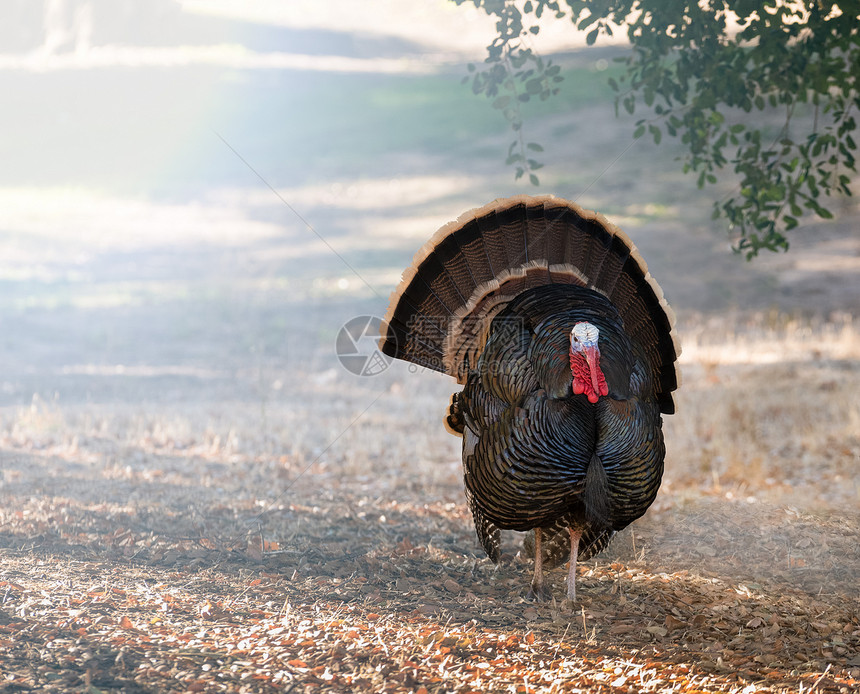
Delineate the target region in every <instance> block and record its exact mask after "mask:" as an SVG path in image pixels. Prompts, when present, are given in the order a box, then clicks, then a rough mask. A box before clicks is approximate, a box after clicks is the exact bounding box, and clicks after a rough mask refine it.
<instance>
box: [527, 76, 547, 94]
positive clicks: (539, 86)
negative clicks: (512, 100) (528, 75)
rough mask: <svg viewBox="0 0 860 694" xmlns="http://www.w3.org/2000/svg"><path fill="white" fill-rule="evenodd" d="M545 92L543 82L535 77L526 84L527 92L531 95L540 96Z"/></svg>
mask: <svg viewBox="0 0 860 694" xmlns="http://www.w3.org/2000/svg"><path fill="white" fill-rule="evenodd" d="M542 90H543V80H541V79H540V78H538V77H534V78H532V79H530V80H529V81H528V82H526V92H528V93H529V94H539V93H540V92H541V91H542Z"/></svg>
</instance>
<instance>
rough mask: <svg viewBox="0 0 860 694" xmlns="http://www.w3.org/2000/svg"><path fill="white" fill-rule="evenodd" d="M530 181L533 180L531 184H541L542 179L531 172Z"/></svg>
mask: <svg viewBox="0 0 860 694" xmlns="http://www.w3.org/2000/svg"><path fill="white" fill-rule="evenodd" d="M529 181H530V182H531V184H532V185H533V186H539V185H540V179H539V178H538V177H537V176H535V175H534V174H529Z"/></svg>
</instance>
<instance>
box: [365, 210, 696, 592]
mask: <svg viewBox="0 0 860 694" xmlns="http://www.w3.org/2000/svg"><path fill="white" fill-rule="evenodd" d="M673 325H674V314H673V312H672V310H671V309H670V308H669V305H668V304H667V303H666V301H665V300H664V298H663V293H662V291H661V289H660V287H659V286H658V285H657V282H655V281H654V279H653V278H652V277H651V275H650V273H649V272H648V269H647V266H646V265H645V261H644V260H643V259H642V257H641V256H640V255H639V252H638V251H637V250H636V247H635V246H634V245H633V243H632V242H631V241H630V239H628V238H627V236H626V235H625V234H624V233H623V232H622V231H620V230H619V229H617V228H616V227H614V226H613V225H612V224H610V223H609V222H608V221H607V220H606V219H604V218H603V217H602V216H600V215H597V214H595V213H593V212H588V211H586V210H583V209H581V208H580V207H578V206H577V205H576V204H574V203H572V202H568V201H566V200H562V199H560V198H555V197H552V196H543V197H528V196H520V197H514V198H508V199H502V200H496V201H495V202H493V203H490V204H489V205H487V206H485V207H482V208H480V209H477V210H472V211H471V212H468V213H466V214H465V215H463V216H462V217H460V219H458V220H457V221H456V222H452V223H451V224H448V225H447V226H445V227H443V228H442V229H440V230H439V231H438V232H437V233H436V235H435V236H433V237H432V238H431V239H430V241H429V242H428V243H427V244H425V245H424V247H423V248H421V249H420V250H419V251H418V253H417V254H416V255H415V258H414V260H413V262H412V266H411V267H409V268H408V269H407V270H406V271H405V272H404V273H403V279H402V281H401V283H400V285H399V286H398V288H397V289H396V291H395V292H394V293H393V294H392V297H391V302H390V305H389V307H388V312H387V314H386V317H385V319H384V321H383V324H382V328H381V333H382V337H381V339H380V348H381V349H382V351H383V352H384V353H385V354H388V355H390V356H392V357H397V358H399V359H404V360H406V361H409V362H413V363H415V364H419V365H421V366H425V367H428V368H430V369H435V370H437V371H441V372H443V373H447V374H450V375H451V376H453V377H455V378H456V379H457V381H458V382H459V383H461V384H464V388H463V390H462V391H461V392H459V393H455V394H454V395H453V397H452V399H451V406H450V408H449V411H448V416H447V419H446V426H447V428H448V429H449V430H450V431H451V432H452V433H455V434H458V435H461V436H462V437H463V469H464V479H465V487H466V498H467V500H468V503H469V506H470V508H471V511H472V514H473V517H474V520H475V528H476V530H477V534H478V538H479V539H480V541H481V544H482V545H483V547H484V550H485V551H486V553H487V555H488V556H489V557H490V559H491V560H492V561H493V562H498V561H499V554H500V552H499V536H500V532H499V531H500V529H509V530H518V531H528V530H532V529H533V530H534V549H535V568H534V578H533V580H532V584H531V591H530V594H531V595H532V596H533V597H535V598H537V599H539V600H542V599H546V598H547V597H548V596H549V591H548V590H547V587H546V584H545V581H544V575H543V565H544V564H545V563H547V562H549V563H560V562H563V561H564V560H565V559H567V557H568V555H569V558H570V568H569V574H568V583H567V596H568V598H569V599H571V600H573V599H575V576H576V562H577V560H583V559H587V558H589V557H591V556H592V555H594V554H596V553H597V552H600V551H601V550H603V549H604V548H605V547H606V545H607V544H608V542H609V540H610V539H611V537H612V536H613V535H614V534H615V532H616V531H618V530H621V529H622V528H624V527H626V526H627V525H628V524H630V523H631V522H633V521H634V520H636V519H637V518H639V517H640V516H641V515H642V514H644V513H645V511H646V510H647V509H648V507H649V506H650V505H651V502H653V500H654V497H655V495H656V494H657V489H658V487H659V486H660V478H661V476H662V473H663V457H664V452H665V449H664V446H663V436H662V431H661V426H662V419H661V416H660V415H661V413H664V414H671V413H673V412H674V401H673V398H672V391H674V390H675V388H676V387H677V385H678V373H677V370H676V366H675V361H676V359H677V356H678V354H679V353H680V349H679V346H678V343H677V341H676V339H675V334H674V332H673Z"/></svg>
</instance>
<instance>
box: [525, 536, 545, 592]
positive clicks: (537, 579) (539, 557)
mask: <svg viewBox="0 0 860 694" xmlns="http://www.w3.org/2000/svg"><path fill="white" fill-rule="evenodd" d="M541 540H542V537H541V529H540V528H535V575H534V578H532V587H531V590H529V594H528V597H529V599H531V600H537V601H538V602H544V601H545V600H549V598H550V594H549V591H548V590H547V587H546V585H545V584H544V580H543V553H542V550H541Z"/></svg>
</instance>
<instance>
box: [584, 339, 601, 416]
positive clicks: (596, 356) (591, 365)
mask: <svg viewBox="0 0 860 694" xmlns="http://www.w3.org/2000/svg"><path fill="white" fill-rule="evenodd" d="M583 351H584V352H585V361H586V363H587V364H588V373H589V374H590V375H591V385H592V387H593V388H594V391H593V392H594V394H595V396H594V402H597V394H599V393H600V381H599V380H598V379H597V374H599V373H600V350H599V349H598V348H597V345H596V344H595V345H584V346H583ZM589 400H591V398H589Z"/></svg>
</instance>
